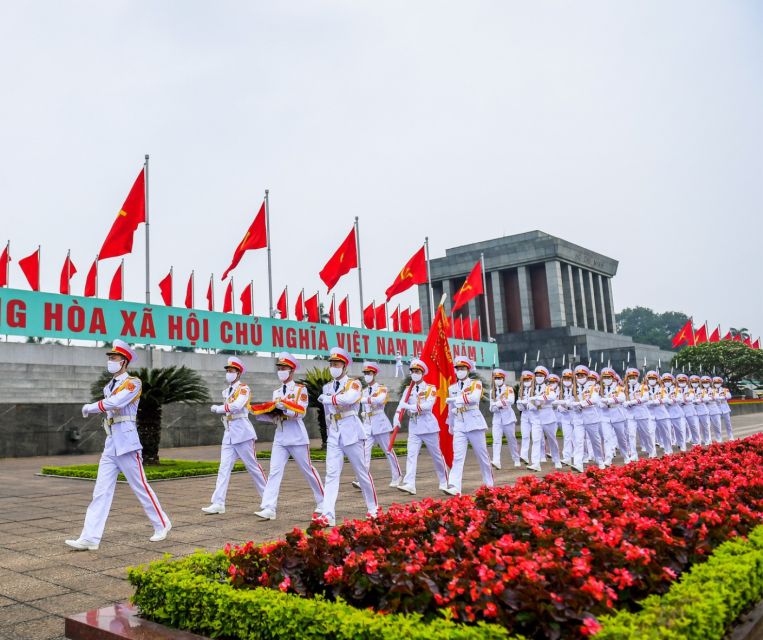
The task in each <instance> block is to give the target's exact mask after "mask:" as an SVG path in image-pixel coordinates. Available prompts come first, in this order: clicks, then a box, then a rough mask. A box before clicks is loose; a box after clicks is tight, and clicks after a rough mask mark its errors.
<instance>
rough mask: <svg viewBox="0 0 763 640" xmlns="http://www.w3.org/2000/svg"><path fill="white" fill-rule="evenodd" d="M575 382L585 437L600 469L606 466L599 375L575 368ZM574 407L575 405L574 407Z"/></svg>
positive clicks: (586, 368) (582, 366) (581, 368)
mask: <svg viewBox="0 0 763 640" xmlns="http://www.w3.org/2000/svg"><path fill="white" fill-rule="evenodd" d="M575 380H576V382H577V389H578V403H577V405H578V406H579V407H580V412H581V414H582V416H581V417H582V422H583V427H584V429H585V435H586V437H587V438H588V440H589V441H590V444H591V453H592V455H593V459H594V461H595V462H596V464H597V465H598V466H599V469H604V468H606V466H605V464H604V443H603V442H602V437H601V416H600V415H599V407H598V404H599V397H600V396H599V384H598V381H599V375H598V374H597V373H596V372H595V371H591V370H589V369H588V367H586V366H585V365H582V364H579V365H578V366H577V367H575ZM573 406H574V405H573Z"/></svg>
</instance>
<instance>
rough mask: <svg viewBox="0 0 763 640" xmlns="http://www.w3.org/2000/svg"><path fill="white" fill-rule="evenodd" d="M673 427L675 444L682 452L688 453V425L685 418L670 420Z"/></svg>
mask: <svg viewBox="0 0 763 640" xmlns="http://www.w3.org/2000/svg"><path fill="white" fill-rule="evenodd" d="M670 423H671V424H672V425H673V442H674V443H675V444H677V445H678V448H679V449H680V450H681V451H686V423H685V422H684V419H683V416H681V417H675V418H671V419H670Z"/></svg>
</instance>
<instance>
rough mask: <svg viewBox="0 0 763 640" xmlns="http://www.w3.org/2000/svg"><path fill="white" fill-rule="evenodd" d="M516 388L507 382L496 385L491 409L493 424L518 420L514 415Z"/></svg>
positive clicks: (492, 394)
mask: <svg viewBox="0 0 763 640" xmlns="http://www.w3.org/2000/svg"><path fill="white" fill-rule="evenodd" d="M513 404H514V389H513V388H512V387H510V386H509V385H507V384H505V383H504V384H503V385H501V386H500V387H496V388H495V390H494V391H493V392H492V393H491V399H490V411H491V412H492V414H493V424H512V423H514V422H516V421H517V417H516V416H515V415H514V407H513V406H512V405H513Z"/></svg>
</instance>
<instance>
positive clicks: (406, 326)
mask: <svg viewBox="0 0 763 640" xmlns="http://www.w3.org/2000/svg"><path fill="white" fill-rule="evenodd" d="M400 331H402V332H403V333H410V332H411V308H410V307H408V308H407V309H403V310H402V311H401V312H400Z"/></svg>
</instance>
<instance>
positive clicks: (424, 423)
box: [394, 358, 448, 495]
mask: <svg viewBox="0 0 763 640" xmlns="http://www.w3.org/2000/svg"><path fill="white" fill-rule="evenodd" d="M409 369H410V372H411V384H410V385H408V390H407V391H406V392H405V393H404V394H403V397H402V398H401V399H400V402H399V404H398V405H397V409H396V410H395V418H394V426H395V427H396V428H398V429H399V428H400V421H401V419H402V416H403V413H404V412H405V413H407V414H408V455H407V458H406V462H405V477H404V478H403V482H402V484H400V485H399V486H398V487H397V488H398V489H399V490H400V491H404V492H405V493H410V494H411V495H416V468H417V466H418V461H419V452H420V451H421V445H422V444H425V445H426V447H427V451H429V455H430V456H432V462H433V463H434V470H435V473H436V474H437V479H438V480H439V482H440V487H439V488H440V491H445V490H446V489H447V488H448V467H447V465H446V464H445V458H443V455H442V451H441V449H440V425H439V423H438V422H437V418H435V417H434V415H433V414H432V407H434V403H435V402H436V401H437V387H435V386H434V385H433V384H429V383H427V382H424V376H425V375H426V374H427V373H428V371H429V369H428V367H427V365H426V364H425V363H424V361H422V360H419V359H418V358H414V359H413V360H411V364H410V365H409Z"/></svg>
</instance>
